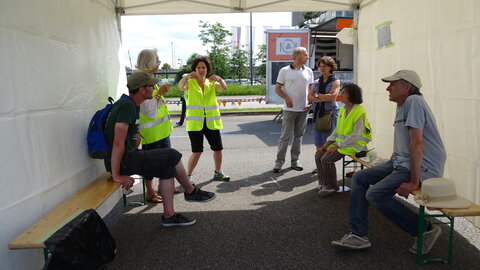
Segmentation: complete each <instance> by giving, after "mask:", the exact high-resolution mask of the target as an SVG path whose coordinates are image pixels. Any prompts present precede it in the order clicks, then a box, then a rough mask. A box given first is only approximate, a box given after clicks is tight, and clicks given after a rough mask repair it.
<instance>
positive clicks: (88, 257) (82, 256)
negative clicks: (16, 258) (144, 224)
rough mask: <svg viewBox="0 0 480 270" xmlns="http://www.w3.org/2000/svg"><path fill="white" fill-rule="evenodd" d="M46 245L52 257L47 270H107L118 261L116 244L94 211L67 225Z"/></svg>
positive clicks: (48, 240)
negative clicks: (107, 266)
mask: <svg viewBox="0 0 480 270" xmlns="http://www.w3.org/2000/svg"><path fill="white" fill-rule="evenodd" d="M44 244H45V245H46V246H47V248H48V250H49V251H50V252H51V253H52V255H51V256H50V258H49V259H48V260H47V262H46V263H45V266H44V268H43V269H44V270H57V269H72V270H73V269H82V270H84V269H85V270H86V269H95V270H97V269H106V264H107V263H108V262H110V261H112V260H113V258H114V257H115V248H116V245H115V240H114V239H113V237H112V235H111V234H110V231H109V230H108V228H107V226H106V225H105V223H104V222H103V220H102V218H101V217H100V216H99V215H98V213H97V212H96V211H95V210H93V209H89V210H86V211H84V212H82V213H81V214H80V215H79V216H77V217H76V218H75V219H73V220H72V221H70V222H68V223H67V224H65V226H63V227H62V228H61V229H59V230H58V231H57V232H55V233H54V234H53V235H52V236H50V237H49V238H48V239H47V240H46V241H45V242H44Z"/></svg>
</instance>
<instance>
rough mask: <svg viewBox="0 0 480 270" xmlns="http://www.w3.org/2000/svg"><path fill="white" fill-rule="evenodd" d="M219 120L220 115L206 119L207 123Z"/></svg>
mask: <svg viewBox="0 0 480 270" xmlns="http://www.w3.org/2000/svg"><path fill="white" fill-rule="evenodd" d="M220 119H221V117H220V115H217V116H211V117H207V121H215V120H220Z"/></svg>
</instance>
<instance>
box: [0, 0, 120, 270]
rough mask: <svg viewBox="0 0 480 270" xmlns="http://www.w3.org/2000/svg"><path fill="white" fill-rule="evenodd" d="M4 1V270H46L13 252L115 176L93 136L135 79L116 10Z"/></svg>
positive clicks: (104, 4) (53, 1) (26, 254)
mask: <svg viewBox="0 0 480 270" xmlns="http://www.w3.org/2000/svg"><path fill="white" fill-rule="evenodd" d="M0 2H1V3H0V7H1V8H0V59H1V61H0V92H1V98H0V127H1V128H0V144H1V148H0V149H1V152H2V154H1V156H0V179H1V183H2V189H1V191H0V243H1V245H0V269H40V268H41V266H42V265H43V263H44V261H43V253H42V251H41V250H13V251H11V250H8V248H7V243H8V242H10V241H11V240H12V239H13V238H14V237H16V236H17V235H18V234H20V233H21V232H22V231H24V230H25V229H26V228H28V227H30V226H31V225H32V224H33V223H35V222H36V221H37V220H38V219H40V218H41V217H43V216H44V215H45V214H47V213H48V212H49V211H51V210H52V209H53V208H55V207H57V206H58V205H59V204H60V203H61V202H62V201H64V200H66V199H67V198H68V197H70V196H71V195H72V194H74V193H76V192H77V191H79V190H80V189H81V188H83V187H84V186H86V185H87V184H89V182H90V181H92V180H93V179H94V178H95V177H96V176H97V175H98V174H100V173H101V172H102V171H104V170H105V169H104V166H103V163H102V162H99V161H95V162H94V161H92V159H90V158H89V157H88V154H87V150H86V128H87V125H88V122H89V120H90V117H91V116H92V115H93V113H94V112H95V110H96V109H99V108H101V107H103V106H104V105H105V104H106V99H107V97H108V96H109V95H110V96H113V97H115V96H116V95H117V90H118V89H120V90H123V88H124V87H123V86H124V85H125V84H126V83H125V75H124V74H125V71H124V67H123V65H120V63H119V59H120V57H119V54H120V50H121V48H120V38H119V33H118V30H117V28H118V27H117V20H116V14H115V7H114V4H113V3H112V1H110V0H44V1H36V0H15V1H13V0H1V1H0ZM119 92H121V91H119ZM119 193H120V192H119ZM119 198H120V194H118V196H117V197H116V201H118V199H119ZM104 214H106V213H104Z"/></svg>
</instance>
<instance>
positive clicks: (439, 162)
mask: <svg viewBox="0 0 480 270" xmlns="http://www.w3.org/2000/svg"><path fill="white" fill-rule="evenodd" d="M382 81H384V82H387V83H389V85H388V87H387V89H386V90H387V91H388V92H389V100H390V101H393V102H395V103H397V109H396V115H395V120H394V122H393V126H394V138H393V154H392V156H391V159H390V160H389V161H387V162H386V163H384V164H381V165H377V166H374V167H372V168H369V169H366V170H362V171H359V172H356V173H355V174H354V175H353V178H352V194H351V200H350V210H349V212H350V213H349V219H350V233H348V234H346V235H345V236H344V237H343V238H342V239H340V240H336V241H332V245H333V246H337V247H343V248H348V249H364V248H368V247H370V246H371V244H370V241H369V240H368V237H367V233H368V221H367V218H368V205H369V204H371V205H372V206H373V207H375V208H377V210H379V211H380V212H381V213H382V214H383V215H385V216H386V217H387V218H388V219H390V221H392V222H393V223H394V224H395V225H397V226H398V227H400V228H401V229H402V230H404V231H405V232H407V233H409V234H410V235H412V236H413V237H415V244H414V245H413V246H412V247H411V248H410V249H409V250H410V251H411V252H413V253H415V254H416V252H417V245H416V236H417V222H418V215H417V213H415V212H413V211H412V210H410V209H409V208H408V207H406V206H405V205H404V204H403V203H402V202H400V201H398V200H397V199H396V198H395V197H394V195H395V194H396V193H398V194H399V195H401V196H404V197H406V198H407V197H408V195H409V194H410V193H411V192H412V191H413V190H415V189H417V188H418V187H419V185H420V182H421V181H423V180H425V179H428V178H434V177H441V176H442V175H443V169H444V165H445V160H446V153H445V148H444V146H443V142H442V139H441V138H440V134H439V132H438V129H437V124H436V121H435V118H434V116H433V114H432V112H431V110H430V108H429V107H428V105H427V103H426V101H425V99H424V98H423V97H422V94H421V93H420V88H421V87H422V83H421V81H420V78H419V76H418V75H417V73H416V72H415V71H412V70H400V71H398V72H396V73H395V74H393V75H392V76H389V77H385V78H382ZM440 233H441V230H440V227H438V226H436V225H432V224H428V225H427V228H426V230H425V233H424V237H425V238H424V239H425V240H424V243H425V244H424V246H423V251H422V253H423V254H427V253H428V252H429V251H430V249H431V248H432V246H433V244H434V243H435V241H436V240H437V238H438V236H439V235H440Z"/></svg>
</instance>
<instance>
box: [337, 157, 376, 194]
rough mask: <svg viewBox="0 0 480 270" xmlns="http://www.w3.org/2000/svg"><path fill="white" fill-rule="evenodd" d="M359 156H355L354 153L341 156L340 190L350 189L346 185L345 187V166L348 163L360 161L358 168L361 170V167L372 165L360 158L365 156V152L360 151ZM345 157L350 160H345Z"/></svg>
mask: <svg viewBox="0 0 480 270" xmlns="http://www.w3.org/2000/svg"><path fill="white" fill-rule="evenodd" d="M359 154H360V156H358V157H357V156H355V155H347V156H344V157H343V158H342V187H341V189H342V190H341V191H342V192H343V191H348V190H350V189H349V188H348V187H345V178H346V175H347V174H346V172H345V169H346V168H347V166H348V165H350V164H351V163H354V164H355V162H358V163H360V169H362V170H363V167H367V168H370V167H372V166H373V165H372V164H370V163H368V162H366V161H365V160H363V159H362V157H365V156H366V152H360V153H359ZM346 157H349V158H350V160H347V159H346Z"/></svg>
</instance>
